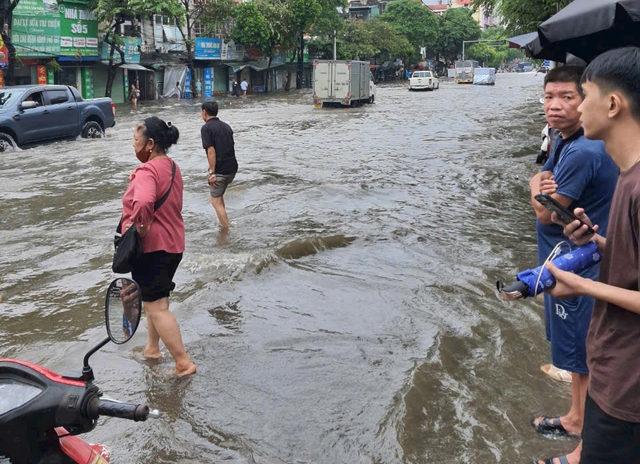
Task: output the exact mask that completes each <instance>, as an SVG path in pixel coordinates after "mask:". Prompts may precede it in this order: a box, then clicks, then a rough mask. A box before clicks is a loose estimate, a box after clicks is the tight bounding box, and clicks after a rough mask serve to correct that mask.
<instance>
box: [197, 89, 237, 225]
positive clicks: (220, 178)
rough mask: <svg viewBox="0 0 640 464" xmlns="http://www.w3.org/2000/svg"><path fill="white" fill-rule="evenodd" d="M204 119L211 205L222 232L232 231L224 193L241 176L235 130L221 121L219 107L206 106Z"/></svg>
mask: <svg viewBox="0 0 640 464" xmlns="http://www.w3.org/2000/svg"><path fill="white" fill-rule="evenodd" d="M202 119H203V120H204V122H205V124H204V126H202V129H200V135H201V136H202V148H204V150H205V152H206V153H207V160H208V161H209V171H208V179H207V182H208V184H209V189H210V192H211V205H212V206H213V209H214V210H215V211H216V215H217V216H218V221H220V226H221V227H222V229H228V228H229V218H228V217H227V211H226V209H225V204H224V197H223V195H224V192H225V191H226V190H227V186H228V185H229V184H231V182H233V179H234V177H235V175H236V172H238V162H237V161H236V151H235V146H234V141H233V130H231V127H229V124H227V123H224V122H222V121H220V119H218V103H217V102H215V101H205V102H204V103H202Z"/></svg>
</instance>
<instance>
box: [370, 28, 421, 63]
mask: <svg viewBox="0 0 640 464" xmlns="http://www.w3.org/2000/svg"><path fill="white" fill-rule="evenodd" d="M363 26H364V29H365V31H366V32H367V33H368V35H369V41H370V43H371V45H372V46H373V48H374V49H375V52H374V55H373V56H374V58H375V59H376V62H380V61H383V62H384V61H387V60H394V61H395V59H396V58H400V57H403V56H407V55H410V54H411V53H413V46H412V45H411V43H410V42H409V40H407V38H406V37H404V36H402V35H400V34H398V33H397V32H396V30H395V29H394V28H393V26H392V25H391V24H389V23H387V22H385V21H381V20H379V19H377V18H376V19H373V20H372V21H367V22H365V23H363Z"/></svg>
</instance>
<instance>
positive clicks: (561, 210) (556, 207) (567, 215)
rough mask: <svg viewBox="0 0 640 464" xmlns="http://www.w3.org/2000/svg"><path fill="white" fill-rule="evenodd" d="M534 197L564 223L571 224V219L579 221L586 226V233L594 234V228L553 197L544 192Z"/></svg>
mask: <svg viewBox="0 0 640 464" xmlns="http://www.w3.org/2000/svg"><path fill="white" fill-rule="evenodd" d="M534 198H535V199H536V201H537V202H538V203H540V204H541V205H542V206H544V207H545V208H547V209H548V210H549V211H551V212H552V213H556V214H557V215H558V217H559V218H560V220H561V221H562V222H563V223H564V224H571V223H572V222H573V221H580V225H581V226H583V225H585V226H587V235H593V234H595V230H593V229H592V228H591V227H589V225H588V224H587V223H586V222H584V221H582V220H581V219H579V218H578V217H577V216H576V215H575V214H573V213H572V212H571V211H569V210H568V209H567V208H565V207H564V206H562V205H561V204H560V203H558V202H557V201H556V200H554V199H553V197H551V196H549V195H547V194H546V193H539V194H537V195H536V196H535V197H534Z"/></svg>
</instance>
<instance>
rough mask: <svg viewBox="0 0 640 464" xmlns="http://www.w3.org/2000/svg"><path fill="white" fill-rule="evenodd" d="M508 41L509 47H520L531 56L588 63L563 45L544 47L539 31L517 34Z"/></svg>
mask: <svg viewBox="0 0 640 464" xmlns="http://www.w3.org/2000/svg"><path fill="white" fill-rule="evenodd" d="M507 42H509V47H511V48H520V49H522V50H524V51H525V53H526V55H527V56H530V57H531V58H536V59H545V60H553V61H559V62H561V63H566V64H575V65H579V66H584V65H586V63H585V62H584V61H583V60H582V59H580V58H578V57H576V56H574V55H572V54H571V53H567V52H566V51H565V50H564V49H563V48H562V47H555V46H554V45H553V44H551V45H547V46H546V47H543V46H542V45H541V44H540V37H539V35H538V33H537V32H529V33H528V34H522V35H517V36H515V37H511V38H509V39H507Z"/></svg>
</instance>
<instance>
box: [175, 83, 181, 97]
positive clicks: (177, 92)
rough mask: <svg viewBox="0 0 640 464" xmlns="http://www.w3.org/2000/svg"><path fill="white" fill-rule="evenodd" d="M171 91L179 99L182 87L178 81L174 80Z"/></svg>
mask: <svg viewBox="0 0 640 464" xmlns="http://www.w3.org/2000/svg"><path fill="white" fill-rule="evenodd" d="M173 92H174V94H175V96H176V98H177V99H178V100H179V99H180V96H181V95H182V88H181V87H180V82H176V86H175V87H174V88H173Z"/></svg>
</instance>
